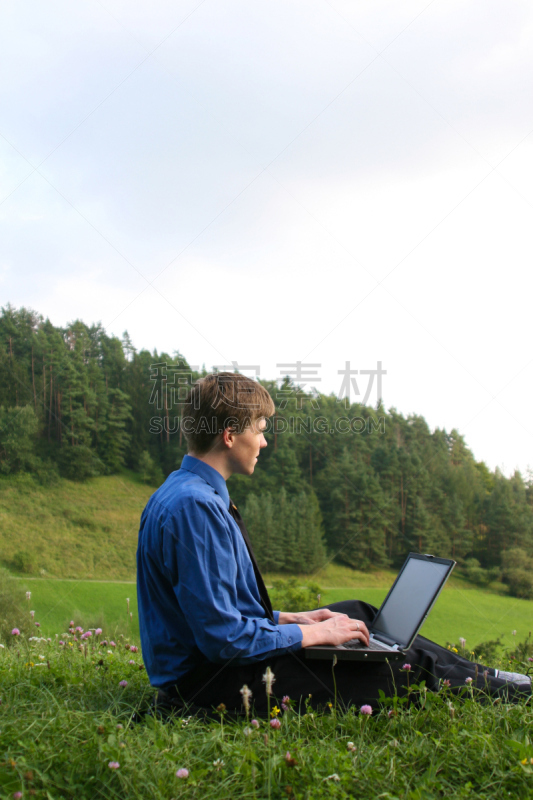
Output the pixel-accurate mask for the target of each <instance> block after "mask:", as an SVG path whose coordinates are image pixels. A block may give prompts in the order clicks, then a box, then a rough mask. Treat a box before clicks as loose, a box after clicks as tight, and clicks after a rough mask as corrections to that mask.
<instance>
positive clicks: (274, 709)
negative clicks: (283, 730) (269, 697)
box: [270, 706, 280, 717]
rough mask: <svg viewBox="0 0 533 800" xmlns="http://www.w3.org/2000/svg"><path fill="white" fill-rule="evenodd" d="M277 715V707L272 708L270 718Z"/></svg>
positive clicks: (278, 711) (278, 710)
mask: <svg viewBox="0 0 533 800" xmlns="http://www.w3.org/2000/svg"><path fill="white" fill-rule="evenodd" d="M279 713H280V709H279V708H278V707H277V706H274V708H273V709H272V711H271V712H270V716H271V717H277V716H278V714H279Z"/></svg>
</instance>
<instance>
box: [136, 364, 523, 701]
mask: <svg viewBox="0 0 533 800" xmlns="http://www.w3.org/2000/svg"><path fill="white" fill-rule="evenodd" d="M274 410H275V409H274V404H273V402H272V399H271V397H270V395H269V394H268V392H267V391H266V390H265V389H264V388H263V387H262V386H261V385H260V384H258V383H257V382H255V381H253V380H251V379H249V378H246V377H244V376H242V375H238V374H234V373H227V372H224V373H219V374H214V375H208V376H207V377H205V378H202V379H201V380H200V381H198V382H197V383H196V384H195V385H194V386H193V387H192V389H191V392H190V396H189V398H188V401H187V403H186V405H185V407H184V414H183V420H182V425H183V430H184V433H185V436H186V439H187V443H188V450H189V453H188V455H186V456H185V457H184V459H183V462H182V465H181V468H180V469H179V470H177V471H175V472H173V473H172V474H171V475H170V476H169V477H168V478H167V480H166V481H165V483H164V484H163V485H162V486H161V487H160V488H159V489H158V490H157V491H156V492H155V494H154V495H152V497H151V498H150V500H149V502H148V504H147V506H146V508H145V510H144V512H143V515H142V518H141V526H140V531H139V546H138V551H137V568H138V603H139V621H140V630H141V643H142V651H143V657H144V662H145V665H146V669H147V672H148V675H149V678H150V682H151V684H152V685H153V686H154V687H156V688H157V689H158V702H159V704H160V705H163V706H167V707H173V706H175V707H182V705H183V704H187V705H188V706H189V707H191V706H192V707H200V708H207V709H210V708H212V707H213V706H215V707H216V706H218V705H219V704H220V703H224V704H225V706H226V707H227V708H228V709H233V710H235V711H239V710H240V709H241V704H242V697H241V693H240V690H241V688H242V686H243V685H244V684H246V685H247V686H248V687H249V689H250V690H251V691H252V693H253V698H254V702H255V708H256V711H257V712H258V713H261V712H263V713H264V711H265V709H266V705H267V704H266V696H265V692H264V688H263V686H262V678H263V674H264V673H265V670H266V667H268V666H269V667H270V668H271V670H272V672H273V673H274V675H275V680H276V694H277V695H278V696H279V697H281V696H282V695H289V696H290V697H291V698H292V699H294V700H296V701H297V702H301V701H302V700H303V699H305V698H307V697H308V696H309V695H312V702H313V703H315V704H323V703H326V702H328V701H330V700H331V699H333V698H334V696H335V693H336V692H337V696H338V697H339V698H340V699H341V700H342V701H343V702H344V703H345V704H346V705H351V704H356V705H360V704H362V703H367V702H372V701H375V700H377V698H378V697H379V691H380V690H383V691H384V692H385V693H386V694H391V693H393V692H394V691H395V690H396V691H398V692H400V693H401V692H402V686H403V685H404V684H405V683H406V681H405V679H404V676H403V675H401V673H400V672H399V669H400V666H398V664H390V665H389V664H379V663H376V662H372V663H370V664H368V663H360V662H342V661H341V662H339V663H338V664H337V666H336V667H335V680H336V687H335V685H334V682H333V678H332V669H331V663H329V662H324V661H310V662H307V661H306V660H305V658H304V651H305V648H306V647H309V646H310V645H316V644H331V645H335V644H342V643H344V642H346V641H348V640H350V639H353V638H358V639H361V640H362V642H363V643H365V644H367V643H368V637H369V634H368V628H367V625H366V622H368V621H370V620H372V618H373V616H374V614H375V611H376V609H374V608H373V607H372V606H370V605H368V604H366V603H361V602H357V601H353V602H351V601H348V602H345V603H336V604H334V605H332V606H330V607H329V608H321V609H317V610H314V611H304V612H300V613H286V612H279V611H272V608H271V605H270V600H269V597H268V593H267V591H266V588H265V586H264V583H263V580H262V578H261V575H260V573H259V570H258V568H257V565H256V564H255V559H254V556H253V552H252V550H251V545H250V542H249V539H248V536H247V532H246V529H245V527H244V523H243V521H242V519H241V518H240V515H239V512H238V511H237V509H236V507H235V506H234V505H233V504H232V503H231V501H230V497H229V493H228V489H227V486H226V481H227V480H228V479H229V478H230V477H231V476H232V475H252V473H253V472H254V469H255V465H256V464H257V461H258V458H259V455H260V452H261V450H262V449H263V448H264V447H266V446H267V442H266V439H265V436H264V430H265V428H266V424H267V419H268V418H269V417H270V416H272V414H273V413H274ZM407 660H409V662H410V664H411V668H412V672H413V674H412V675H411V681H410V682H411V684H412V683H413V682H415V681H419V680H422V679H424V680H426V684H427V686H428V688H429V689H435V690H437V689H438V687H439V682H440V681H441V680H447V681H450V684H451V686H452V687H455V688H458V687H463V686H464V685H465V680H466V679H467V678H471V679H472V682H473V683H474V685H477V686H479V687H480V688H487V689H488V690H489V691H490V692H494V693H497V692H500V691H502V690H504V691H505V692H506V693H508V694H509V695H511V696H515V695H519V694H520V693H523V692H526V693H528V692H529V691H530V683H528V682H527V680H526V679H525V677H524V676H522V678H524V682H523V683H513V682H509V680H503V679H502V678H501V676H500V677H496V675H497V673H496V671H495V670H488V671H486V669H485V667H483V666H481V665H475V664H472V663H471V662H469V661H466V660H465V659H463V658H461V657H459V656H457V655H455V654H453V653H450V652H449V651H448V650H445V649H444V648H442V647H439V646H438V645H436V644H434V643H433V642H429V641H428V640H427V639H423V638H422V637H420V636H419V637H417V639H416V641H415V645H414V646H413V648H411V650H410V651H409V654H408V659H407ZM508 677H509V676H508Z"/></svg>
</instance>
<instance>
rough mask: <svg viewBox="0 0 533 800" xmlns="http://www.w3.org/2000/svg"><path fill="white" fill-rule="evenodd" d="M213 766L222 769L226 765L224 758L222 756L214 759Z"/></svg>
mask: <svg viewBox="0 0 533 800" xmlns="http://www.w3.org/2000/svg"><path fill="white" fill-rule="evenodd" d="M213 766H214V768H215V769H216V770H221V769H222V767H223V766H224V760H223V759H222V758H217V759H216V760H215V761H213Z"/></svg>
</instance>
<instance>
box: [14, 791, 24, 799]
mask: <svg viewBox="0 0 533 800" xmlns="http://www.w3.org/2000/svg"><path fill="white" fill-rule="evenodd" d="M21 797H22V792H14V793H13V800H20V798H21Z"/></svg>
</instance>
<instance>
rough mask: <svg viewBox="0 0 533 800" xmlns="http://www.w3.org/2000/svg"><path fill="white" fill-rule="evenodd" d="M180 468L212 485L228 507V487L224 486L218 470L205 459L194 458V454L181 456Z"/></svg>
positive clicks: (224, 483) (224, 482)
mask: <svg viewBox="0 0 533 800" xmlns="http://www.w3.org/2000/svg"><path fill="white" fill-rule="evenodd" d="M181 469H186V470H187V471H188V472H194V473H195V474H196V475H199V476H200V478H203V479H204V481H205V482H206V483H208V484H209V485H210V486H212V487H213V489H214V490H215V492H216V493H217V494H219V495H220V497H221V498H222V500H223V501H224V505H225V506H226V508H229V492H228V487H227V486H226V481H225V480H224V478H223V477H222V475H221V474H220V472H218V471H217V470H216V469H214V468H213V467H210V466H209V464H206V463H205V461H201V460H200V459H199V458H195V457H194V456H183V461H182V462H181Z"/></svg>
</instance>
